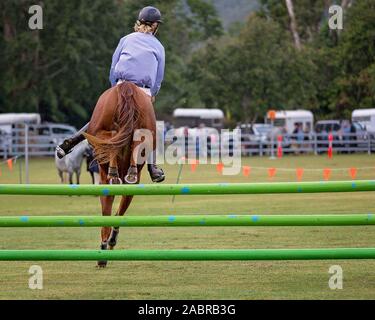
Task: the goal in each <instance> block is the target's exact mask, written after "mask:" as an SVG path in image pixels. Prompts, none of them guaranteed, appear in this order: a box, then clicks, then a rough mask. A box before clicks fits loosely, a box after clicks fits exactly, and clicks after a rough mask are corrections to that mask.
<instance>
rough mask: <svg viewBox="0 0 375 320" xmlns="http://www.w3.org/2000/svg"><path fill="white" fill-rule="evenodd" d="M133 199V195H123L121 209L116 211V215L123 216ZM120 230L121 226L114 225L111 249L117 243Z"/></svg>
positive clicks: (110, 242)
mask: <svg viewBox="0 0 375 320" xmlns="http://www.w3.org/2000/svg"><path fill="white" fill-rule="evenodd" d="M132 200H133V196H122V198H121V202H120V206H119V209H118V211H117V213H116V216H123V215H124V213H125V212H126V210H127V209H128V208H129V206H130V204H131V202H132ZM119 232H120V228H119V227H113V228H112V231H111V236H110V237H109V240H108V246H109V249H110V250H112V249H113V248H114V247H115V245H116V244H117V237H118V234H119Z"/></svg>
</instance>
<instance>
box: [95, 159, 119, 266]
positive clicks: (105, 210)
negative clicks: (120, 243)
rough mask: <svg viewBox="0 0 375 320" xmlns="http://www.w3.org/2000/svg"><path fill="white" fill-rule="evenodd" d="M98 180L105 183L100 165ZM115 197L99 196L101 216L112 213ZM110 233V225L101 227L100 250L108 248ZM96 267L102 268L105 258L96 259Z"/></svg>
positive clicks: (104, 174)
mask: <svg viewBox="0 0 375 320" xmlns="http://www.w3.org/2000/svg"><path fill="white" fill-rule="evenodd" d="M100 181H101V183H102V184H107V173H106V170H105V169H104V168H103V167H102V166H101V167H100ZM114 199H115V197H114V196H101V197H100V203H101V205H102V215H103V216H110V215H111V213H112V205H113V201H114ZM110 234H111V227H102V229H101V240H102V242H101V245H100V249H101V250H107V248H108V239H109V236H110ZM97 265H98V267H99V268H104V267H106V266H107V261H106V260H100V261H98V264H97Z"/></svg>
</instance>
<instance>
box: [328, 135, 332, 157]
mask: <svg viewBox="0 0 375 320" xmlns="http://www.w3.org/2000/svg"><path fill="white" fill-rule="evenodd" d="M328 141H329V145H328V158H329V159H332V156H333V148H332V144H333V135H332V133H331V134H329V135H328Z"/></svg>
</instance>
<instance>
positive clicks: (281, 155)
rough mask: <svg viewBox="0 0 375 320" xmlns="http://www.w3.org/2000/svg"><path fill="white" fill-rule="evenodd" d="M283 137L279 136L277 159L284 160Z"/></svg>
mask: <svg viewBox="0 0 375 320" xmlns="http://www.w3.org/2000/svg"><path fill="white" fill-rule="evenodd" d="M282 143H283V136H281V135H278V136H277V157H278V158H282V157H283V145H282Z"/></svg>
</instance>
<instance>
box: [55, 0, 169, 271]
mask: <svg viewBox="0 0 375 320" xmlns="http://www.w3.org/2000/svg"><path fill="white" fill-rule="evenodd" d="M160 24H162V20H161V13H160V11H159V10H158V9H157V8H155V7H151V6H148V7H145V8H143V9H142V10H141V11H140V13H139V16H138V20H137V21H136V23H135V26H134V32H133V33H131V34H128V35H127V36H125V37H123V38H122V39H121V40H120V42H119V44H118V46H117V48H116V50H115V52H114V54H113V57H112V65H111V68H110V75H109V80H110V82H111V88H109V89H108V90H106V91H105V92H104V93H103V94H102V95H101V96H100V97H99V99H98V101H97V104H96V106H95V109H94V112H93V114H92V117H91V120H90V122H89V123H88V124H87V125H86V126H84V127H83V128H82V129H81V130H80V131H79V132H78V134H76V135H75V136H73V137H71V138H69V139H67V140H65V141H64V142H63V143H62V144H61V145H59V146H58V147H57V148H56V154H57V156H58V157H59V158H63V157H64V156H65V155H66V154H68V153H70V152H71V150H72V149H73V148H74V147H75V146H76V145H77V144H79V143H80V142H81V141H83V140H85V139H87V140H88V142H89V143H90V145H91V146H92V147H93V148H94V153H95V159H96V161H97V162H98V164H99V174H100V183H101V184H109V183H112V184H119V183H122V181H125V182H126V183H139V180H140V174H141V170H142V168H143V166H144V164H145V162H147V168H148V172H149V174H150V176H151V179H152V181H153V182H162V181H163V180H164V179H165V175H164V172H163V170H162V169H161V168H159V167H158V166H156V163H155V162H156V156H155V147H156V118H155V111H154V107H153V103H154V101H155V96H156V95H157V94H158V92H159V90H160V87H161V83H162V81H163V77H164V67H165V51H164V47H163V45H162V44H161V43H160V41H159V40H158V39H157V38H156V34H157V32H158V29H159V26H160ZM139 131H141V132H148V133H150V134H149V135H147V134H145V135H144V136H143V137H142V139H135V136H136V134H137V132H139ZM132 198H133V197H132V196H127V195H125V196H122V198H121V201H120V205H119V208H118V210H117V213H116V215H120V216H122V215H124V213H125V211H126V210H127V208H128V207H129V205H130V203H131V201H132ZM100 201H101V207H102V214H103V215H105V216H109V215H111V212H112V205H113V202H114V197H113V196H107V195H105V194H103V196H102V197H100ZM118 234H119V228H111V227H102V229H101V246H100V247H101V249H102V250H106V249H113V248H114V246H115V245H116V243H117V237H118ZM106 264H107V261H98V266H99V267H105V266H106Z"/></svg>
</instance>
